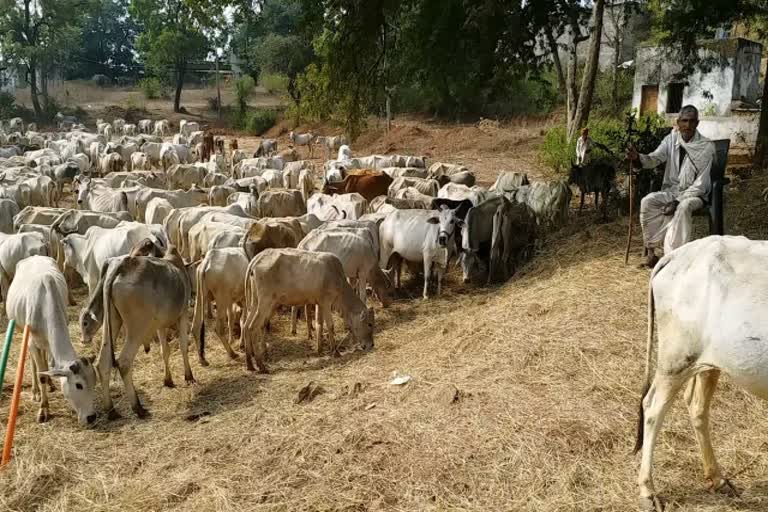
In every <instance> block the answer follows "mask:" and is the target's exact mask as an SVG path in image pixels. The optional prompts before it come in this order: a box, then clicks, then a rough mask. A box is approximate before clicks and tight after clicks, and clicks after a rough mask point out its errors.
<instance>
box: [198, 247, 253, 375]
mask: <svg viewBox="0 0 768 512" xmlns="http://www.w3.org/2000/svg"><path fill="white" fill-rule="evenodd" d="M247 270H248V259H247V258H246V257H245V252H244V251H243V249H241V248H240V247H233V248H225V249H224V248H222V249H211V250H209V251H208V252H207V253H206V255H205V258H203V260H202V261H201V262H200V265H198V267H197V279H196V281H195V284H196V286H195V294H196V295H195V310H194V313H193V315H192V335H193V336H195V338H196V341H197V349H198V357H199V360H200V364H201V365H202V366H208V361H206V359H205V310H206V305H205V301H206V300H207V298H208V296H209V295H212V296H213V300H214V302H215V303H216V335H217V336H218V338H219V340H220V341H221V344H222V345H223V346H224V350H226V351H227V355H228V356H229V357H230V359H237V354H236V353H235V351H234V350H232V339H233V337H234V334H233V333H234V330H235V324H236V323H237V322H238V321H239V320H240V314H239V312H238V311H236V309H238V308H239V309H242V307H243V306H244V305H245V279H243V276H245V274H246V272H247ZM225 324H226V327H227V333H226V335H225V333H224V328H225Z"/></svg>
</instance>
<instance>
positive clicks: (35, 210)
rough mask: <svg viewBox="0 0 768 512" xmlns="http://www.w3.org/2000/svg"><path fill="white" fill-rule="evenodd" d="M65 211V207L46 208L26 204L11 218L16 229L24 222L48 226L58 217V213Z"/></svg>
mask: <svg viewBox="0 0 768 512" xmlns="http://www.w3.org/2000/svg"><path fill="white" fill-rule="evenodd" d="M65 211H67V209H66V208H46V207H44V206H27V207H26V208H23V209H22V210H21V211H20V212H19V213H18V215H16V216H15V217H14V218H13V229H14V230H15V231H18V230H19V229H21V226H23V225H25V224H39V225H41V226H50V225H51V224H53V222H54V221H55V220H56V219H58V218H59V215H61V214H62V213H64V212H65Z"/></svg>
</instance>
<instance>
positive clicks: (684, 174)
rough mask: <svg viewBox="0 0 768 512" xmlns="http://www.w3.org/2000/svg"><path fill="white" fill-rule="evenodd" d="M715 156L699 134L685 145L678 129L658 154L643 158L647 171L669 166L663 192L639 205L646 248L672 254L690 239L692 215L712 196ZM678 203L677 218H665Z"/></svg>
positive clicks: (713, 148)
mask: <svg viewBox="0 0 768 512" xmlns="http://www.w3.org/2000/svg"><path fill="white" fill-rule="evenodd" d="M681 152H682V154H681ZM714 157H715V146H714V144H713V143H712V141H710V140H709V139H707V138H705V137H703V136H702V135H701V134H700V133H699V132H698V131H697V132H696V133H695V134H694V136H693V137H692V138H691V140H690V141H688V142H685V141H684V140H683V139H682V137H681V136H680V132H678V131H677V130H674V131H673V132H672V133H670V134H669V135H667V136H666V137H665V138H664V140H663V141H662V143H661V144H660V145H659V147H658V148H657V149H656V151H654V152H653V153H651V154H649V155H640V164H641V165H642V166H643V167H644V168H646V169H648V168H654V167H657V166H659V165H661V164H663V163H666V164H667V165H666V168H665V170H664V182H663V184H662V187H661V191H660V192H653V193H651V194H648V195H647V196H645V197H644V198H643V200H642V202H641V203H640V225H641V226H642V228H643V242H644V243H645V246H646V247H648V248H653V249H655V248H658V247H660V246H661V245H662V244H663V246H664V252H665V253H669V252H671V251H673V250H675V249H677V248H678V247H680V246H681V245H684V244H686V243H687V242H689V241H690V240H691V232H692V230H693V212H695V211H696V210H698V209H699V208H701V207H702V206H704V198H705V197H706V196H707V194H708V193H709V190H710V187H711V183H710V176H709V173H710V170H711V168H712V162H713V161H714ZM675 201H678V202H679V204H678V205H677V209H676V210H675V213H674V215H664V210H665V209H666V208H667V207H668V206H669V205H670V204H672V203H673V202H675Z"/></svg>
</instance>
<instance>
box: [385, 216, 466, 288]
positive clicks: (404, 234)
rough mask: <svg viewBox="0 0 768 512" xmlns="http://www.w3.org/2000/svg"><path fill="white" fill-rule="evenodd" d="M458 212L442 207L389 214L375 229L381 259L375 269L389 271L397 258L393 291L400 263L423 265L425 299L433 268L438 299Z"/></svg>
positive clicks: (398, 283) (456, 227)
mask: <svg viewBox="0 0 768 512" xmlns="http://www.w3.org/2000/svg"><path fill="white" fill-rule="evenodd" d="M459 213H460V211H458V209H454V210H451V209H450V208H448V207H447V206H446V207H443V208H442V209H441V210H440V211H438V212H435V211H425V210H397V211H395V212H392V213H390V214H389V215H388V216H387V218H386V219H385V220H384V222H382V223H381V226H379V243H380V244H381V250H380V253H381V257H380V260H379V266H380V267H381V268H391V267H390V260H391V259H392V257H393V256H395V255H397V256H398V258H397V259H396V261H393V262H392V263H393V264H394V271H395V274H394V283H395V287H396V288H397V287H399V286H400V272H401V263H402V261H401V260H405V261H409V262H413V263H423V265H424V292H423V297H424V299H427V298H428V297H429V294H428V290H429V279H430V277H431V276H432V266H433V264H434V265H435V266H436V269H435V271H436V274H437V294H438V295H440V291H441V287H442V277H443V274H444V272H445V271H446V270H447V269H448V262H449V261H450V258H451V256H452V254H453V251H454V250H455V247H456V244H455V237H456V235H457V232H458V231H459V230H460V229H461V226H462V221H461V219H460V218H459V215H458V214H459Z"/></svg>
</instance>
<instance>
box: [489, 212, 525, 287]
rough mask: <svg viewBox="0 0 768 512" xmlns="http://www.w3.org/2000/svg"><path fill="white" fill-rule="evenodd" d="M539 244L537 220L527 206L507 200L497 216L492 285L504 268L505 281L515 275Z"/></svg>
mask: <svg viewBox="0 0 768 512" xmlns="http://www.w3.org/2000/svg"><path fill="white" fill-rule="evenodd" d="M535 242H536V216H535V215H534V214H533V211H531V209H530V208H529V207H528V205H526V204H519V203H513V202H511V201H508V200H506V199H505V200H504V201H503V203H502V204H501V205H499V207H498V208H497V209H496V213H495V214H494V215H493V237H492V239H491V258H490V263H489V267H488V283H490V282H491V280H492V279H494V277H495V275H496V273H497V272H498V268H499V267H501V270H502V275H503V279H504V280H507V279H509V277H510V276H511V275H514V273H515V271H516V270H517V268H516V267H517V264H518V263H521V262H523V261H525V259H527V258H529V257H530V256H531V254H532V253H533V248H534V244H535Z"/></svg>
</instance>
